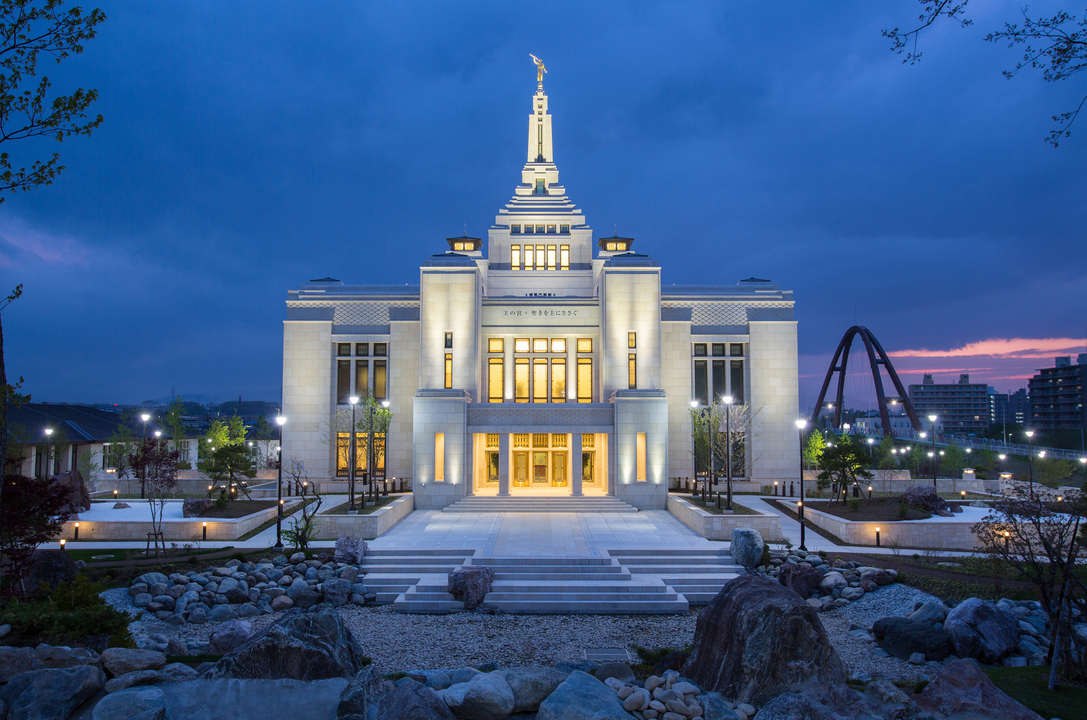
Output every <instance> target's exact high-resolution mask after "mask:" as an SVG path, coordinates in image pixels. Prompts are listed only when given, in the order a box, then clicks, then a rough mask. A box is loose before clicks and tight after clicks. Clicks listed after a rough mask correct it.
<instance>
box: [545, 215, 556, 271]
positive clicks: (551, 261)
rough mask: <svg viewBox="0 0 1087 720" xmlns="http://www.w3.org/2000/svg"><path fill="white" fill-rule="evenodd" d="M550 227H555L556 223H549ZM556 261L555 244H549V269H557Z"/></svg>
mask: <svg viewBox="0 0 1087 720" xmlns="http://www.w3.org/2000/svg"><path fill="white" fill-rule="evenodd" d="M548 227H554V225H549V226H548ZM555 261H556V257H555V246H554V245H548V246H547V269H548V270H554V269H555Z"/></svg>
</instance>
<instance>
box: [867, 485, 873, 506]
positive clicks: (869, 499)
mask: <svg viewBox="0 0 1087 720" xmlns="http://www.w3.org/2000/svg"><path fill="white" fill-rule="evenodd" d="M868 501H869V502H871V501H872V486H871V485H869V486H868Z"/></svg>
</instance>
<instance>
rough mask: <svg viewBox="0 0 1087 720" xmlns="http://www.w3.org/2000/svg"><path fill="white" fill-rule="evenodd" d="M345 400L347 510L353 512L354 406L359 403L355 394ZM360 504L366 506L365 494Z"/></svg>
mask: <svg viewBox="0 0 1087 720" xmlns="http://www.w3.org/2000/svg"><path fill="white" fill-rule="evenodd" d="M347 402H349V403H351V449H350V450H349V451H348V453H347V494H348V495H350V496H351V501H350V503H348V505H347V511H348V512H354V510H355V406H356V405H358V403H359V398H358V396H357V395H352V396H351V397H349V398H347ZM362 506H363V507H366V496H365V495H364V496H363V498H362Z"/></svg>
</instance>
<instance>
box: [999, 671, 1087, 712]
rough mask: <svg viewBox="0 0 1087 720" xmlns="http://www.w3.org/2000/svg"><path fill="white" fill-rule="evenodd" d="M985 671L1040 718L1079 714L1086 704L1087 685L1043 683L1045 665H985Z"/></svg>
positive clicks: (1001, 687)
mask: <svg viewBox="0 0 1087 720" xmlns="http://www.w3.org/2000/svg"><path fill="white" fill-rule="evenodd" d="M985 674H986V675H988V676H989V679H990V680H992V681H993V684H994V685H996V686H997V687H998V688H1000V689H1001V690H1003V691H1004V692H1006V693H1007V694H1008V695H1010V696H1012V697H1013V698H1015V699H1016V700H1018V701H1019V702H1021V703H1023V704H1024V705H1026V706H1027V707H1028V708H1030V709H1031V710H1033V711H1034V712H1036V713H1038V714H1039V715H1041V716H1042V717H1044V718H1055V717H1057V718H1077V717H1083V711H1084V708H1085V707H1087V687H1072V686H1067V685H1066V686H1062V687H1059V688H1057V689H1056V690H1049V689H1048V688H1047V687H1046V684H1047V683H1048V682H1049V667H1048V666H1036V667H1024V668H1005V667H998V668H986V669H985Z"/></svg>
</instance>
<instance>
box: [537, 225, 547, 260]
mask: <svg viewBox="0 0 1087 720" xmlns="http://www.w3.org/2000/svg"><path fill="white" fill-rule="evenodd" d="M540 232H543V231H542V230H541V231H540ZM544 252H545V250H544V246H543V245H537V246H536V269H537V270H543V269H544V267H546V262H545V260H544Z"/></svg>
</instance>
